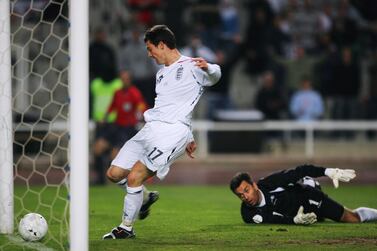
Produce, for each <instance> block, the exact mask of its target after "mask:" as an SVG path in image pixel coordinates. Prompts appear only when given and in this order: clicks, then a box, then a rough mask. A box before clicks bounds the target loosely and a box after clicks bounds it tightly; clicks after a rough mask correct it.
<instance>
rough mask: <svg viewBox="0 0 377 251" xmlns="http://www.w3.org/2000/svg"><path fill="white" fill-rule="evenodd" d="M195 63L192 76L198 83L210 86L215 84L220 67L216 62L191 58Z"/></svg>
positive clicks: (219, 75)
mask: <svg viewBox="0 0 377 251" xmlns="http://www.w3.org/2000/svg"><path fill="white" fill-rule="evenodd" d="M192 61H193V62H194V63H195V67H194V75H195V76H194V77H195V79H196V80H197V81H198V83H199V84H200V85H203V86H211V85H214V84H216V83H217V82H218V81H219V80H220V77H221V69H220V66H219V65H217V64H210V63H208V62H207V61H206V60H205V59H203V58H193V59H192Z"/></svg>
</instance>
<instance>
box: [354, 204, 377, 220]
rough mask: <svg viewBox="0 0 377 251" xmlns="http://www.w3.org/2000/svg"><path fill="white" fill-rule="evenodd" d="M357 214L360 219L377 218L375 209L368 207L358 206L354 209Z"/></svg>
mask: <svg viewBox="0 0 377 251" xmlns="http://www.w3.org/2000/svg"><path fill="white" fill-rule="evenodd" d="M354 212H356V213H357V214H358V215H359V216H360V221H361V222H365V221H376V220H377V209H374V208H369V207H359V208H356V209H355V210H354Z"/></svg>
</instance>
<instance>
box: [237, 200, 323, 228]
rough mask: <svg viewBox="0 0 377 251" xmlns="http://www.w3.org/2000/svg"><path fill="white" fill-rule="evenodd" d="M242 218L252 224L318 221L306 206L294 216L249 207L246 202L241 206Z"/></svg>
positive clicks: (301, 223) (305, 223)
mask: <svg viewBox="0 0 377 251" xmlns="http://www.w3.org/2000/svg"><path fill="white" fill-rule="evenodd" d="M241 215H242V219H243V221H244V222H245V223H250V224H261V223H265V224H266V223H267V224H296V225H310V224H313V223H315V222H316V221H317V216H316V215H315V214H314V213H304V208H303V207H300V208H299V210H298V212H297V214H296V215H295V216H294V217H292V216H288V215H284V214H281V213H278V212H274V211H271V210H269V209H265V208H257V207H249V206H247V205H245V204H243V205H242V207H241Z"/></svg>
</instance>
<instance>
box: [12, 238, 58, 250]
mask: <svg viewBox="0 0 377 251" xmlns="http://www.w3.org/2000/svg"><path fill="white" fill-rule="evenodd" d="M6 237H7V238H8V239H9V240H10V241H11V242H13V243H14V244H16V245H17V246H22V247H27V248H32V249H35V250H38V251H55V249H53V248H49V247H47V246H45V245H44V244H42V243H40V242H31V241H24V240H23V239H22V238H21V237H18V236H14V235H7V236H6Z"/></svg>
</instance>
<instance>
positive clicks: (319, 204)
mask: <svg viewBox="0 0 377 251" xmlns="http://www.w3.org/2000/svg"><path fill="white" fill-rule="evenodd" d="M304 190H305V197H306V198H305V200H304V208H305V212H308V211H310V212H314V213H315V214H316V215H317V217H318V220H319V221H320V220H323V219H331V220H333V221H340V219H341V218H342V215H343V213H344V206H343V205H341V204H339V203H338V202H336V201H334V200H333V199H331V198H330V197H329V196H328V195H327V194H325V193H324V192H322V191H321V190H319V189H316V188H313V187H310V186H304Z"/></svg>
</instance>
